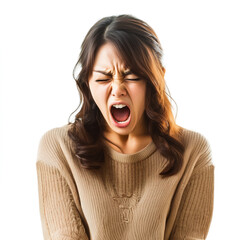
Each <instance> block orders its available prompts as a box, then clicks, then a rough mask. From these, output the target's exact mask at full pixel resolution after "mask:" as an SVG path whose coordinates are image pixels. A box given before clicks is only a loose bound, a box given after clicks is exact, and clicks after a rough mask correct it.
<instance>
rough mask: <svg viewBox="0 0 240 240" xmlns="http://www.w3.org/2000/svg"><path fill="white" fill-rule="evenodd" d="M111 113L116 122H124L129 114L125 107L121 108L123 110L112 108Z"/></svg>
mask: <svg viewBox="0 0 240 240" xmlns="http://www.w3.org/2000/svg"><path fill="white" fill-rule="evenodd" d="M111 112H112V115H113V117H114V119H115V120H117V121H118V122H124V121H126V120H127V119H128V117H129V114H130V110H129V108H128V107H127V106H126V107H123V108H115V107H112V111H111Z"/></svg>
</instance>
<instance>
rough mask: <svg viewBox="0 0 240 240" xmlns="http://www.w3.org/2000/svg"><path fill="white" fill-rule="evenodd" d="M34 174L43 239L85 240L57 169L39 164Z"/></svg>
mask: <svg viewBox="0 0 240 240" xmlns="http://www.w3.org/2000/svg"><path fill="white" fill-rule="evenodd" d="M37 175H38V191H39V207H40V215H41V222H42V229H43V235H44V240H50V239H51V240H82V239H84V240H87V239H88V237H87V234H86V232H85V229H84V226H83V224H82V221H81V218H80V215H79V212H78V210H77V208H76V205H75V202H74V200H73V197H72V193H71V191H70V188H69V186H68V184H67V182H66V180H65V179H64V178H63V176H62V175H61V174H60V172H59V170H58V169H57V168H56V167H54V166H50V165H47V164H46V163H44V162H42V161H38V162H37Z"/></svg>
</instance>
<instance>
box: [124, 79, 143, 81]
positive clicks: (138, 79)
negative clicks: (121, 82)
mask: <svg viewBox="0 0 240 240" xmlns="http://www.w3.org/2000/svg"><path fill="white" fill-rule="evenodd" d="M140 79H141V78H126V79H125V80H129V81H139V80H140Z"/></svg>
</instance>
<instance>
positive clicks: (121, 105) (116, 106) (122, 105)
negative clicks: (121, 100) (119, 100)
mask: <svg viewBox="0 0 240 240" xmlns="http://www.w3.org/2000/svg"><path fill="white" fill-rule="evenodd" d="M113 107H115V108H123V107H126V105H125V104H116V105H113Z"/></svg>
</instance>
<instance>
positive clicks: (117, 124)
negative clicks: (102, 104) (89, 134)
mask: <svg viewBox="0 0 240 240" xmlns="http://www.w3.org/2000/svg"><path fill="white" fill-rule="evenodd" d="M115 104H124V105H126V106H127V107H128V108H129V110H130V115H129V117H128V120H127V122H125V123H119V122H116V121H115V119H114V118H113V116H112V114H111V107H112V106H113V105H115ZM109 113H110V117H111V120H112V122H113V124H114V125H115V126H116V127H119V128H125V127H127V126H128V125H129V124H130V121H131V108H130V106H129V105H128V104H127V103H125V102H122V101H121V102H113V103H112V104H111V105H110V106H109Z"/></svg>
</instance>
